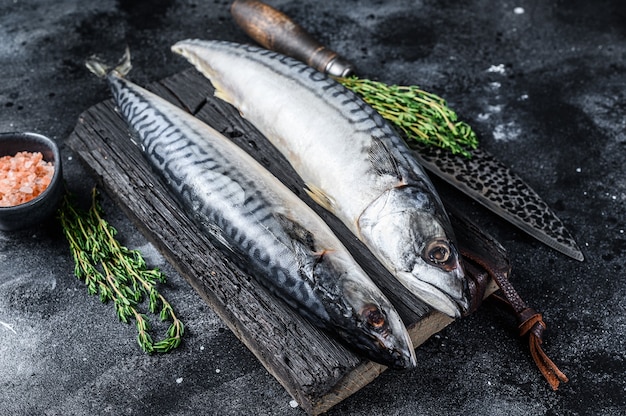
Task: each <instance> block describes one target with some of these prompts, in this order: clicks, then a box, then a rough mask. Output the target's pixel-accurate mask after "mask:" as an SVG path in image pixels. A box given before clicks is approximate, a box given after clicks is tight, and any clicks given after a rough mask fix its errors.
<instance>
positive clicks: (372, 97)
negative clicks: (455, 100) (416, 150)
mask: <svg viewBox="0 0 626 416" xmlns="http://www.w3.org/2000/svg"><path fill="white" fill-rule="evenodd" d="M337 81H339V82H340V83H341V84H343V85H344V86H345V87H346V88H348V89H351V90H352V91H354V92H355V93H357V94H359V95H360V96H361V97H362V98H363V100H364V101H365V102H367V103H368V104H369V105H371V106H372V107H373V108H374V109H375V110H376V111H378V112H379V113H380V114H381V115H382V116H383V117H384V118H385V119H387V120H388V121H389V122H391V123H393V125H395V126H396V127H397V128H399V129H400V130H401V131H402V132H403V133H404V134H405V135H406V138H408V139H410V140H417V141H418V142H421V143H424V144H426V145H431V146H432V145H434V146H438V147H441V148H444V149H448V150H450V151H451V152H452V153H453V154H461V155H463V156H466V157H471V153H470V150H471V149H476V147H477V146H478V139H477V138H476V133H474V131H473V130H472V128H471V127H470V126H469V125H468V124H467V123H465V122H463V121H458V120H457V115H456V113H455V112H454V111H452V109H450V108H449V107H448V105H447V103H446V101H445V100H444V99H443V98H441V97H439V96H437V95H435V94H432V93H429V92H427V91H424V90H422V89H420V88H419V87H417V86H415V85H409V86H406V85H388V84H385V83H382V82H378V81H372V80H369V79H365V78H358V77H356V76H351V77H345V78H337Z"/></svg>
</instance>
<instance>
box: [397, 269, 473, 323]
mask: <svg viewBox="0 0 626 416" xmlns="http://www.w3.org/2000/svg"><path fill="white" fill-rule="evenodd" d="M397 275H398V276H399V277H401V278H402V279H401V280H402V282H403V283H405V285H406V286H407V288H408V289H409V290H410V291H411V292H412V293H413V294H414V295H416V296H418V297H419V298H420V299H421V300H422V301H424V302H425V303H426V304H428V306H430V307H431V308H433V309H436V310H437V311H439V312H442V313H444V314H446V315H447V316H449V317H450V318H453V319H457V318H460V317H461V316H463V314H464V313H465V312H466V311H467V310H468V309H469V305H470V302H469V298H468V296H467V293H466V292H467V291H466V290H461V291H460V293H459V294H458V295H457V296H454V295H453V294H451V293H448V292H445V291H444V290H442V289H441V287H438V286H435V285H433V284H432V283H429V282H425V281H423V280H418V279H416V278H415V275H414V274H413V273H410V272H398V273H397Z"/></svg>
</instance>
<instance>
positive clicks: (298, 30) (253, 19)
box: [231, 0, 584, 261]
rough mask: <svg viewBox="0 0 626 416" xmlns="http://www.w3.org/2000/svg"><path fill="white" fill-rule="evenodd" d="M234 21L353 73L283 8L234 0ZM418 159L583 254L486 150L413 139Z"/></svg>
mask: <svg viewBox="0 0 626 416" xmlns="http://www.w3.org/2000/svg"><path fill="white" fill-rule="evenodd" d="M231 14H232V15H233V18H234V20H235V22H236V23H237V24H238V25H239V26H240V27H241V28H242V29H243V30H244V31H245V32H246V33H247V34H248V35H249V36H250V37H251V38H253V39H254V40H255V41H257V42H258V43H259V44H260V45H262V46H263V47H264V48H267V49H271V50H274V51H277V52H280V53H283V54H285V55H288V56H291V57H293V58H296V59H298V60H300V61H303V62H305V63H307V64H308V65H309V66H312V67H314V68H316V69H318V70H319V71H322V72H326V73H328V74H329V75H332V76H337V77H345V76H348V75H351V74H353V71H354V69H353V66H352V64H350V63H349V62H348V61H346V60H345V59H344V58H342V57H341V56H340V55H338V54H337V53H336V52H334V51H332V50H330V49H328V48H326V47H325V46H323V45H322V44H320V43H319V42H317V41H316V40H315V39H314V38H313V37H312V36H311V35H310V34H309V33H307V32H306V31H305V30H304V29H303V28H302V27H301V26H299V25H298V24H296V23H295V22H293V21H292V20H291V19H290V18H289V17H288V16H286V15H285V14H284V13H282V12H280V11H278V10H276V9H274V8H273V7H271V6H269V5H267V4H265V3H263V2H260V1H258V0H235V1H234V2H233V4H232V6H231ZM410 146H411V147H412V148H413V149H414V150H415V152H414V154H415V156H416V158H417V159H418V160H419V161H420V162H421V163H422V165H423V166H424V167H425V168H426V169H428V170H429V171H430V172H431V173H433V174H435V175H437V176H439V177H440V178H442V179H443V180H445V181H446V182H448V183H450V184H451V185H452V186H454V187H455V188H457V189H458V190H460V191H461V192H463V193H464V194H466V195H468V196H469V197H471V198H473V199H474V200H476V201H477V202H479V203H480V204H482V205H483V206H485V207H486V208H488V209H490V210H491V211H493V212H494V213H495V214H497V215H499V216H501V217H502V218H504V219H505V220H507V221H509V222H510V223H512V224H514V225H515V226H517V227H519V228H520V229H522V230H523V231H525V232H527V233H528V234H529V235H531V236H533V237H535V238H537V239H538V240H539V241H541V242H543V243H544V244H546V245H548V246H549V247H552V248H553V249H555V250H558V251H560V252H562V253H564V254H566V255H568V256H570V257H572V258H574V259H576V260H580V261H582V260H584V256H583V253H582V252H581V250H580V248H579V247H578V245H577V244H576V241H574V239H573V238H572V236H571V234H570V233H569V231H568V230H567V229H566V228H565V225H564V224H563V223H562V222H561V220H560V219H559V218H558V217H557V216H556V214H554V212H553V211H552V210H551V209H550V207H549V206H548V205H547V204H546V203H545V202H544V201H543V200H542V199H541V197H540V196H539V195H538V194H537V193H536V192H535V191H534V190H533V189H532V188H530V186H528V185H527V184H525V183H524V181H522V179H521V178H519V177H518V176H517V175H516V174H515V173H513V172H512V171H511V170H510V169H509V168H507V167H506V166H505V165H504V164H502V163H501V162H499V161H498V160H497V159H496V158H495V157H493V156H492V155H490V154H489V153H487V152H486V151H484V150H481V149H475V150H470V153H471V156H472V157H471V158H466V157H462V156H456V155H453V154H452V153H451V152H449V151H447V150H444V149H439V148H436V147H432V146H425V145H421V144H419V143H417V142H415V143H414V144H413V143H412V144H410Z"/></svg>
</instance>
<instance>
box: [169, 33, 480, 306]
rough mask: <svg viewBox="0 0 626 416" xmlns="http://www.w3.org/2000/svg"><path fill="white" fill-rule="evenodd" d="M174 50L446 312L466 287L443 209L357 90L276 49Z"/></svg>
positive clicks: (203, 44)
mask: <svg viewBox="0 0 626 416" xmlns="http://www.w3.org/2000/svg"><path fill="white" fill-rule="evenodd" d="M172 50H173V51H174V52H175V53H178V54H180V55H182V56H184V57H185V58H187V59H188V60H189V61H190V62H191V63H192V64H193V65H195V67H196V68H197V69H198V70H199V71H200V72H202V73H203V74H204V75H205V76H206V77H208V78H209V79H210V80H211V82H212V84H213V86H214V87H215V89H216V96H218V97H219V98H221V99H223V100H225V101H227V102H229V103H230V104H232V105H233V106H235V107H236V108H237V109H238V110H239V112H240V113H241V114H242V116H243V117H245V118H246V119H247V120H249V121H250V122H251V123H252V124H253V125H254V126H255V127H256V128H257V129H259V131H260V132H261V133H263V134H264V135H265V136H266V137H267V139H268V140H269V141H270V142H271V143H272V144H273V145H274V146H275V147H276V148H277V149H278V150H279V151H280V152H281V153H282V154H283V155H284V156H285V158H286V159H287V160H288V161H289V163H291V165H292V166H293V168H294V169H295V170H296V172H298V174H299V175H300V176H301V177H302V179H303V180H304V182H305V183H306V186H307V188H308V190H307V192H308V193H309V195H310V196H311V197H312V198H313V199H314V200H315V201H316V202H317V203H318V204H320V205H321V206H323V207H325V208H326V209H328V210H329V211H330V212H332V213H333V214H334V215H336V216H337V217H338V218H339V219H340V220H341V221H342V222H343V223H344V224H345V225H346V226H347V227H348V228H349V229H350V230H351V231H352V232H353V233H354V234H355V235H356V236H357V237H358V238H359V239H360V240H361V241H362V242H363V243H364V244H365V245H366V246H367V247H368V248H369V250H370V251H371V252H372V253H373V254H374V255H375V256H376V257H377V258H378V260H379V261H380V262H381V263H382V264H383V265H384V266H385V267H386V268H387V269H388V270H389V271H390V272H391V273H392V274H393V275H394V276H395V277H396V278H397V279H398V280H399V281H400V282H401V283H402V284H403V285H404V286H405V287H406V288H408V289H409V291H410V292H411V293H413V294H414V295H415V296H416V297H418V298H419V299H421V300H422V301H423V302H425V303H426V304H428V305H430V306H431V307H432V308H434V309H436V310H439V311H441V312H443V313H445V314H447V315H449V316H451V317H459V316H461V315H462V314H463V313H465V312H466V311H467V308H468V305H469V301H468V297H469V295H468V291H467V282H466V279H465V274H464V271H463V268H462V266H461V263H460V260H459V253H458V251H457V248H456V244H455V238H454V233H453V230H452V227H451V225H450V221H449V219H448V216H447V214H446V212H445V210H444V208H443V205H442V203H441V201H440V199H439V196H438V195H437V193H436V191H435V188H434V186H433V185H432V183H431V181H430V179H429V178H428V176H427V175H426V173H425V172H424V170H423V169H422V167H421V166H420V165H419V164H418V163H417V161H416V160H415V159H414V157H413V155H412V152H411V151H410V150H409V149H408V147H407V146H406V144H405V143H404V141H403V140H402V139H401V138H400V137H399V136H398V135H397V134H396V133H395V131H394V130H393V129H392V128H391V127H390V126H389V125H388V124H387V122H386V121H385V120H384V119H383V118H382V117H381V116H380V115H379V114H378V113H377V112H376V111H375V110H374V109H372V108H371V107H370V106H368V105H367V104H366V103H365V102H363V101H362V100H361V99H360V98H359V97H358V96H357V95H356V94H354V93H353V92H352V91H350V90H348V89H347V88H345V87H343V86H342V85H341V84H339V83H338V82H336V81H335V80H333V79H332V78H330V77H328V76H327V75H325V74H323V73H320V72H318V71H316V70H315V69H313V68H310V67H308V66H306V65H305V64H303V63H301V62H299V61H296V60H294V59H292V58H288V57H286V56H284V55H281V54H279V53H276V52H271V51H268V50H265V49H262V48H258V47H255V46H250V45H241V44H236V43H232V42H223V41H204V40H184V41H181V42H178V43H176V44H175V45H174V46H173V47H172Z"/></svg>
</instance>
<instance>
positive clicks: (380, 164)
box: [368, 137, 403, 182]
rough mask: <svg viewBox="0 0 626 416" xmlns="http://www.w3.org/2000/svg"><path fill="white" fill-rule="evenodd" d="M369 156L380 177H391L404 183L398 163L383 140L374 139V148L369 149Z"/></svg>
mask: <svg viewBox="0 0 626 416" xmlns="http://www.w3.org/2000/svg"><path fill="white" fill-rule="evenodd" d="M368 156H369V159H370V162H371V164H372V167H373V168H374V171H375V172H376V173H377V174H378V175H380V176H384V175H391V176H393V177H395V178H398V181H400V182H402V178H403V175H402V172H400V168H399V167H398V161H397V160H396V158H395V157H394V156H393V154H391V152H390V151H389V148H388V147H387V146H385V143H383V141H382V140H381V139H379V138H377V137H373V138H372V146H371V147H370V148H369V152H368Z"/></svg>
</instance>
